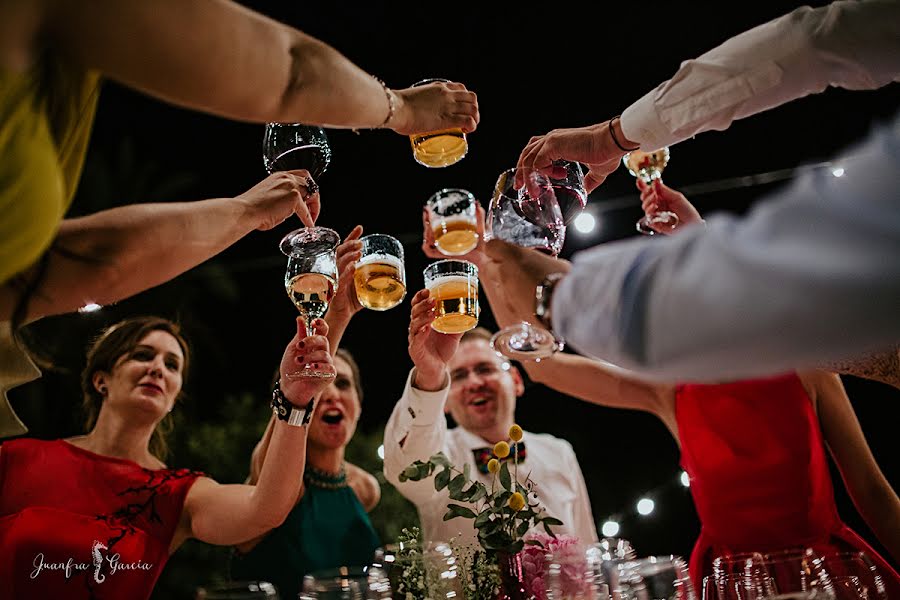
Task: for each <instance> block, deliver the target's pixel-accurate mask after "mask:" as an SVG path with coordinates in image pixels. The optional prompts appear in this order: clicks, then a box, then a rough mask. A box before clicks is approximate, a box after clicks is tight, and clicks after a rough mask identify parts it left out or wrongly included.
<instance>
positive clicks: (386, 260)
mask: <svg viewBox="0 0 900 600" xmlns="http://www.w3.org/2000/svg"><path fill="white" fill-rule="evenodd" d="M372 263H382V264H385V265H389V266H391V267H394V268H396V269H397V270H399V271H403V261H402V260H400V259H399V258H397V257H396V256H394V255H393V254H380V253H377V252H376V253H375V254H368V255H366V256H363V257H362V258H361V259H359V260H358V261H356V267H357V268H359V267H364V266H365V265H369V264H372Z"/></svg>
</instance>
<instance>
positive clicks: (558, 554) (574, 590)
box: [545, 545, 609, 600]
mask: <svg viewBox="0 0 900 600" xmlns="http://www.w3.org/2000/svg"><path fill="white" fill-rule="evenodd" d="M601 562H602V561H601V560H600V555H599V553H598V552H597V549H596V548H595V547H593V546H589V547H587V548H585V547H583V546H580V545H571V546H562V547H560V548H558V549H556V550H553V551H550V552H547V555H546V562H545V573H546V582H545V584H546V587H547V598H548V600H607V598H608V594H609V587H608V586H607V584H606V579H605V577H604V576H603V571H602V567H601Z"/></svg>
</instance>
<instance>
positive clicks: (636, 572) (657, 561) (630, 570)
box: [618, 556, 697, 600]
mask: <svg viewBox="0 0 900 600" xmlns="http://www.w3.org/2000/svg"><path fill="white" fill-rule="evenodd" d="M618 576H619V586H620V588H619V589H620V597H621V598H622V600H646V599H653V600H697V594H696V593H695V592H694V584H693V583H691V577H690V575H689V574H688V567H687V564H686V563H685V562H684V559H682V558H681V557H680V556H651V557H649V558H642V559H640V560H635V561H629V562H624V563H622V564H620V565H619V569H618Z"/></svg>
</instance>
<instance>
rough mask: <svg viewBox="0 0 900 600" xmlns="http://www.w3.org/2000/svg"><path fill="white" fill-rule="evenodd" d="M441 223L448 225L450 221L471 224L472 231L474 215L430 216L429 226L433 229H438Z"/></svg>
mask: <svg viewBox="0 0 900 600" xmlns="http://www.w3.org/2000/svg"><path fill="white" fill-rule="evenodd" d="M441 223H443V224H444V225H450V224H452V223H466V224H471V225H472V231H473V232H474V231H475V215H474V214H472V215H465V214H462V215H449V216H446V217H435V216H432V217H431V227H432V228H433V229H440V227H441Z"/></svg>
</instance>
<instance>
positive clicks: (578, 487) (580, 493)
mask: <svg viewBox="0 0 900 600" xmlns="http://www.w3.org/2000/svg"><path fill="white" fill-rule="evenodd" d="M565 445H566V449H567V450H568V460H567V462H568V463H569V464H568V466H567V469H568V471H569V473H571V475H572V479H573V483H574V485H575V498H576V500H575V506H574V507H573V508H574V511H573V512H574V519H573V522H572V531H574V532H575V537H577V538H578V539H579V540H580V541H582V542H583V543H585V544H593V543H596V542H598V541H600V540H599V539H598V537H597V525H596V523H595V522H594V513H593V511H592V510H591V498H590V496H589V495H588V491H587V485H586V484H585V483H584V474H582V472H581V465H579V464H578V458H577V457H576V456H575V450H574V449H573V448H572V445H571V444H570V443H569V442H565Z"/></svg>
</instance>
